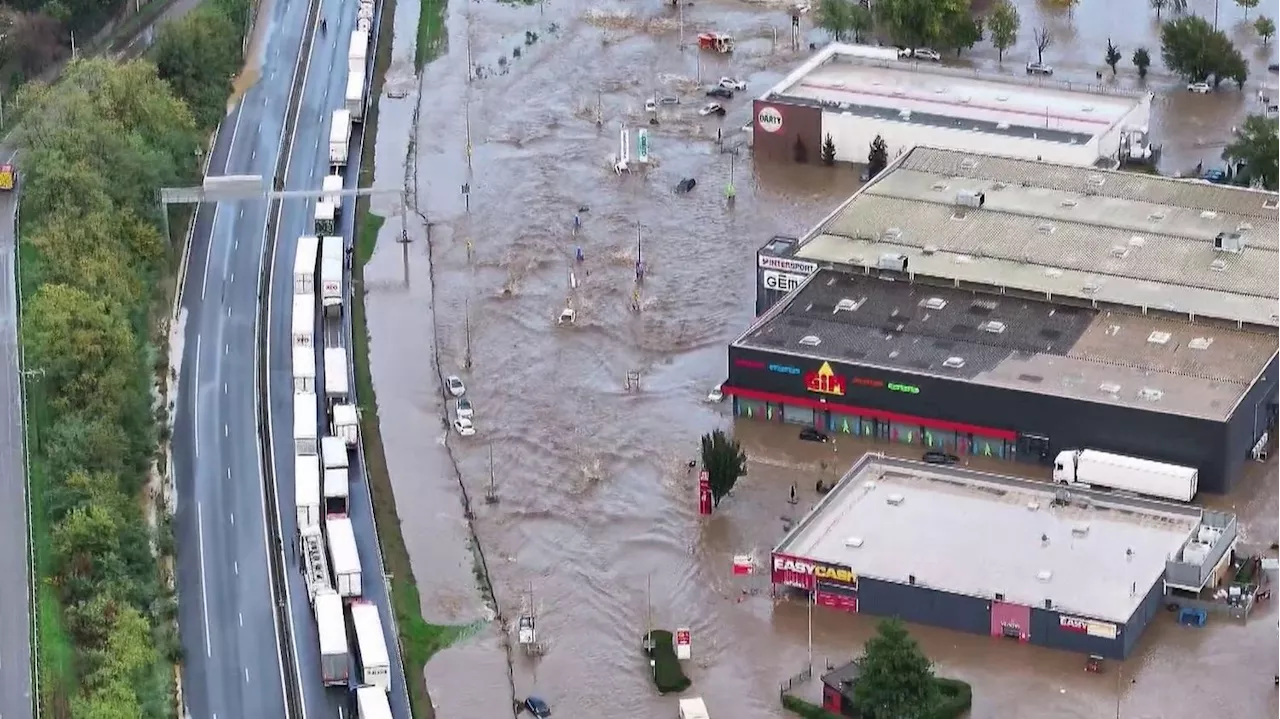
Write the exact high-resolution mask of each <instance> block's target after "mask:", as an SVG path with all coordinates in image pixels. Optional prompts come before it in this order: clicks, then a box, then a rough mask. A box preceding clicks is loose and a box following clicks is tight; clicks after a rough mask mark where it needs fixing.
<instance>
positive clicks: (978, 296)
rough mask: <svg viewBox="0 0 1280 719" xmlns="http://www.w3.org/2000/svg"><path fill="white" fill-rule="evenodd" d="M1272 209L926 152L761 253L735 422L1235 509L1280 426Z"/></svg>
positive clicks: (1138, 179)
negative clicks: (1078, 460)
mask: <svg viewBox="0 0 1280 719" xmlns="http://www.w3.org/2000/svg"><path fill="white" fill-rule="evenodd" d="M1276 202H1277V196H1276V194H1275V193H1266V192H1258V191H1253V190H1246V189H1240V188H1231V187H1223V186H1218V185H1210V184H1207V183H1200V182H1190V181H1183V180H1173V179H1167V178H1161V177H1155V176H1148V175H1137V174H1130V173H1121V172H1110V171H1101V170H1095V169H1090V168H1082V167H1070V166H1063V165H1052V164H1048V163H1041V162H1034V161H1024V160H1017V159H1009V158H1001V157H994V156H984V155H974V154H970V153H964V152H956V151H950V150H939V149H935V148H927V147H920V148H916V149H915V150H912V151H911V152H909V153H906V154H905V155H903V156H902V157H900V158H898V159H897V160H896V161H895V162H893V163H891V164H890V166H889V168H888V169H887V170H886V171H885V172H883V173H881V174H880V175H879V176H878V177H877V178H875V179H874V180H873V181H872V182H871V183H869V184H867V185H866V186H865V187H863V188H862V189H860V190H859V191H858V192H857V193H856V194H855V195H854V196H853V197H852V198H850V200H848V201H847V202H846V203H844V204H843V205H842V206H841V207H840V208H839V209H837V210H836V211H835V212H834V213H832V214H831V215H830V216H829V217H828V218H827V219H826V220H824V221H823V222H822V223H821V224H820V225H819V226H818V227H816V228H815V229H813V230H812V231H811V232H810V233H809V234H808V235H806V236H805V237H803V238H802V239H799V240H797V239H795V238H774V239H773V240H771V241H770V242H769V243H768V244H766V245H765V246H764V247H763V248H762V249H761V250H760V251H759V253H758V256H757V264H758V270H757V272H758V274H757V278H758V286H757V312H758V313H759V317H757V318H756V320H755V321H754V322H753V324H752V325H751V327H750V328H748V329H747V331H746V332H744V333H743V334H742V335H741V336H740V337H738V338H737V339H736V340H734V342H733V343H732V344H731V345H730V347H729V362H728V364H729V376H728V381H727V382H726V383H725V386H724V391H725V393H726V394H728V395H732V396H733V398H734V409H735V412H736V413H737V414H738V415H739V416H744V417H751V418H756V419H762V420H768V421H775V422H789V423H794V424H800V425H813V426H817V427H819V428H822V429H825V430H829V431H831V432H835V433H840V434H850V435H858V436H861V437H864V438H867V439H872V440H878V441H884V442H894V443H901V444H909V445H915V446H918V447H921V448H923V449H929V448H932V449H938V450H946V451H949V452H954V453H957V454H962V455H967V454H972V455H980V456H988V457H1002V458H1006V459H1017V460H1021V461H1029V462H1038V463H1047V462H1049V461H1051V460H1052V459H1053V457H1054V455H1055V454H1056V453H1057V452H1058V451H1059V450H1062V449H1071V448H1091V449H1100V450H1106V451H1111V452H1116V453H1120V454H1127V455H1133V456H1137V457H1145V458H1149V459H1155V460H1161V461H1165V462H1171V463H1175V464H1180V465H1186V466H1191V467H1196V468H1198V469H1199V471H1200V480H1199V483H1200V488H1201V489H1202V490H1205V491H1209V492H1215V493H1225V492H1227V491H1228V490H1230V488H1231V486H1232V484H1233V482H1234V481H1235V479H1236V478H1237V477H1238V476H1239V475H1240V474H1241V470H1242V467H1243V464H1244V462H1246V461H1248V460H1249V459H1250V457H1251V456H1252V457H1255V458H1257V457H1258V456H1259V455H1258V454H1257V453H1258V450H1259V449H1260V448H1261V447H1263V446H1265V445H1266V443H1267V441H1268V432H1269V431H1271V430H1273V429H1274V426H1275V423H1276V389H1277V382H1276V380H1277V377H1276V375H1277V366H1276V363H1277V357H1276V350H1277V339H1276V338H1277V334H1276V329H1277V325H1278V324H1280V317H1278V316H1277V307H1278V302H1280V300H1278V292H1277V287H1278V286H1280V270H1278V269H1277V267H1278V259H1277V235H1278V231H1277V214H1276Z"/></svg>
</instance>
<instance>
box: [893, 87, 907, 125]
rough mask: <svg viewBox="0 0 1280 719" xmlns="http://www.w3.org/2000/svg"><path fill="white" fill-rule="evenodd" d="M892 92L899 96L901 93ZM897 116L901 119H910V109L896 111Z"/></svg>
mask: <svg viewBox="0 0 1280 719" xmlns="http://www.w3.org/2000/svg"><path fill="white" fill-rule="evenodd" d="M894 94H895V95H898V96H901V94H902V93H894ZM898 117H899V118H901V119H903V120H910V119H911V111H910V110H903V111H902V112H899V113H898Z"/></svg>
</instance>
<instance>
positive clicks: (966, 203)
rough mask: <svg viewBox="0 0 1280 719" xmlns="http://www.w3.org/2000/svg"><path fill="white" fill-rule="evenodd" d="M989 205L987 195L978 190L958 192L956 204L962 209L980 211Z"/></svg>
mask: <svg viewBox="0 0 1280 719" xmlns="http://www.w3.org/2000/svg"><path fill="white" fill-rule="evenodd" d="M986 203H987V195H986V193H983V192H981V191H977V190H957V191H956V204H957V205H960V206H961V207H972V208H974V209H979V208H981V207H982V206H983V205H985V204H986Z"/></svg>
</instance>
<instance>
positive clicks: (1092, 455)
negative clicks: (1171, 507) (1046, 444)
mask: <svg viewBox="0 0 1280 719" xmlns="http://www.w3.org/2000/svg"><path fill="white" fill-rule="evenodd" d="M1053 480H1054V481H1055V482H1058V483H1059V484H1068V485H1069V484H1085V485H1090V486H1095V487H1105V488H1108V489H1118V490H1122V491H1125V492H1133V493H1134V494H1143V495H1146V496H1149V497H1159V498H1161V499H1172V500H1174V501H1178V502H1190V501H1191V500H1192V498H1194V497H1195V496H1196V490H1197V485H1198V484H1199V480H1200V473H1199V471H1198V470H1196V469H1195V468H1194V467H1182V466H1179V465H1176V464H1167V463H1165V462H1156V461H1153V460H1150V459H1140V458H1138V457H1129V456H1126V455H1123V454H1111V453H1110V452H1099V451H1098V450H1096V449H1068V450H1063V451H1061V452H1059V453H1058V457H1057V459H1055V460H1054V462H1053Z"/></svg>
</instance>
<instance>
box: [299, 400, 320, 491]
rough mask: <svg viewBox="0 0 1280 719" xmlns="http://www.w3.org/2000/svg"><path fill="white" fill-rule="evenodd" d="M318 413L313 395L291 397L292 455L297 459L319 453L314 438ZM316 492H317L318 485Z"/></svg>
mask: <svg viewBox="0 0 1280 719" xmlns="http://www.w3.org/2000/svg"><path fill="white" fill-rule="evenodd" d="M318 411H319V405H317V404H316V396H315V395H314V394H295V395H294V396H293V453H294V454H296V455H298V456H299V457H314V456H316V455H317V454H318V453H319V451H320V442H319V438H318V437H316V434H317V431H316V429H317V428H316V416H317V415H316V413H317V412H318ZM316 490H317V491H319V486H318V485H317V487H316Z"/></svg>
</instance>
